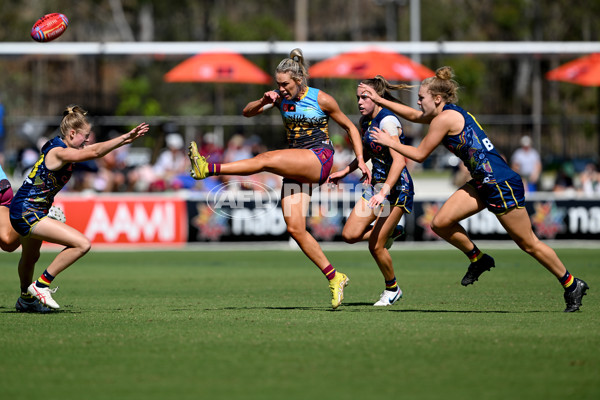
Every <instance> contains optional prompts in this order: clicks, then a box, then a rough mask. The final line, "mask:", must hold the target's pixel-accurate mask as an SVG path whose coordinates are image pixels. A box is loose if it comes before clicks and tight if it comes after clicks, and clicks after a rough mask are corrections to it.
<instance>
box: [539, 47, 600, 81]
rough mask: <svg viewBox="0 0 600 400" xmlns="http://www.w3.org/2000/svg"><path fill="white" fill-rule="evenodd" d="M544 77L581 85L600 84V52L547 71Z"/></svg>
mask: <svg viewBox="0 0 600 400" xmlns="http://www.w3.org/2000/svg"><path fill="white" fill-rule="evenodd" d="M546 78H547V79H549V80H551V81H564V82H570V83H576V84H578V85H582V86H600V53H594V54H590V55H588V56H585V57H581V58H578V59H576V60H573V61H570V62H568V63H566V64H563V65H561V66H560V67H558V68H555V69H553V70H551V71H549V72H548V73H547V74H546Z"/></svg>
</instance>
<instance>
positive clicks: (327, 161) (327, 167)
mask: <svg viewBox="0 0 600 400" xmlns="http://www.w3.org/2000/svg"><path fill="white" fill-rule="evenodd" d="M311 150H312V152H313V153H315V155H316V156H317V157H318V158H319V161H321V177H320V178H319V185H322V184H323V183H325V181H326V180H327V178H328V177H329V173H330V172H331V167H333V153H334V151H333V149H327V148H324V149H311Z"/></svg>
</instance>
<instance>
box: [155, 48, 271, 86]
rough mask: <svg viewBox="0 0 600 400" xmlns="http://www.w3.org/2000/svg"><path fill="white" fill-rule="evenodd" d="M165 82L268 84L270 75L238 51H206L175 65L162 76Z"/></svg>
mask: <svg viewBox="0 0 600 400" xmlns="http://www.w3.org/2000/svg"><path fill="white" fill-rule="evenodd" d="M164 79H165V81H167V82H216V83H222V82H225V83H228V82H229V83H256V84H269V83H271V77H270V76H269V75H267V73H266V72H264V71H263V70H262V69H260V68H259V67H257V66H256V65H255V64H253V63H252V62H250V61H249V60H247V59H246V58H244V57H243V56H242V55H240V54H238V53H234V52H231V51H228V50H220V51H214V52H206V53H201V54H197V55H195V56H193V57H190V58H188V59H187V60H185V61H183V62H181V63H180V64H178V65H176V66H175V67H174V68H173V69H172V70H170V71H169V72H167V73H166V74H165V76H164Z"/></svg>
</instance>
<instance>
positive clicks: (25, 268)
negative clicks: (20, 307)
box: [10, 105, 149, 309]
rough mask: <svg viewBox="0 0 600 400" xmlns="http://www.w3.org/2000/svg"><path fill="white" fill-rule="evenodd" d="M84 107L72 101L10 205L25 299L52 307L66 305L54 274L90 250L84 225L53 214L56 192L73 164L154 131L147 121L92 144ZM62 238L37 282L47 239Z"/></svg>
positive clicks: (22, 295) (67, 177)
mask: <svg viewBox="0 0 600 400" xmlns="http://www.w3.org/2000/svg"><path fill="white" fill-rule="evenodd" d="M86 114H87V112H86V111H85V110H83V109H82V108H81V107H79V106H76V105H72V106H68V107H67V108H66V110H65V112H64V116H63V119H62V121H61V123H60V132H61V135H60V136H56V137H54V138H53V139H51V140H49V141H48V142H47V143H46V144H45V145H44V146H43V147H42V149H41V154H40V158H39V159H38V161H37V162H36V163H35V165H34V166H33V168H32V170H31V172H30V173H29V174H28V175H27V177H26V178H25V181H24V182H23V185H22V186H21V188H20V189H19V190H18V191H17V193H16V194H15V196H14V198H13V201H12V203H11V205H10V222H11V224H12V226H13V228H14V229H15V231H17V233H18V234H19V235H20V240H21V246H22V254H21V258H20V260H19V279H20V283H21V298H22V299H24V300H27V301H29V300H30V299H31V297H34V298H36V299H38V300H39V301H40V302H41V303H42V304H43V305H45V306H46V307H48V308H50V309H57V308H60V306H59V305H58V303H57V302H56V301H55V300H54V299H53V298H52V294H53V293H54V292H56V289H50V284H51V283H52V281H53V280H54V278H55V277H56V276H57V275H58V274H59V273H61V272H62V271H64V270H65V269H66V268H68V267H69V266H70V265H72V264H73V263H74V262H75V261H77V260H78V259H80V258H81V257H83V256H84V255H85V254H86V253H87V252H88V251H89V250H90V247H91V245H90V241H89V240H88V239H87V238H86V237H85V236H84V235H83V234H82V233H81V232H79V231H78V230H76V229H74V228H72V227H70V226H68V225H66V224H65V223H63V222H60V221H57V220H55V219H52V218H47V217H48V212H49V210H50V207H51V206H52V202H53V201H54V197H55V196H56V194H57V193H58V192H59V191H60V190H61V189H62V188H63V187H64V186H65V184H66V183H67V182H68V181H69V179H70V178H71V174H72V172H73V164H74V163H76V162H82V161H87V160H93V159H96V158H100V157H103V156H105V155H106V154H108V153H110V152H111V151H113V150H115V149H117V148H119V147H121V146H123V145H126V144H129V143H132V142H133V141H134V140H136V139H138V138H140V137H142V136H144V134H145V133H146V132H148V129H149V127H148V125H147V124H145V123H142V124H140V125H138V126H137V127H135V128H133V129H132V130H131V131H129V132H128V133H125V134H123V135H120V136H118V137H116V138H114V139H111V140H108V141H106V142H101V143H94V144H91V145H89V146H88V145H87V143H88V141H89V137H90V133H91V129H92V125H91V123H90V122H89V121H88V118H87V116H86ZM43 241H47V242H50V243H56V244H59V245H62V246H65V248H64V249H63V250H62V251H61V252H60V253H59V254H58V255H57V256H56V257H55V258H54V260H53V261H52V262H51V263H50V265H48V267H47V268H46V269H45V270H44V272H43V273H42V275H41V276H40V277H39V279H38V280H36V281H34V282H33V283H31V282H32V279H33V273H34V269H35V263H36V262H37V261H38V259H39V257H40V247H41V246H42V242H43Z"/></svg>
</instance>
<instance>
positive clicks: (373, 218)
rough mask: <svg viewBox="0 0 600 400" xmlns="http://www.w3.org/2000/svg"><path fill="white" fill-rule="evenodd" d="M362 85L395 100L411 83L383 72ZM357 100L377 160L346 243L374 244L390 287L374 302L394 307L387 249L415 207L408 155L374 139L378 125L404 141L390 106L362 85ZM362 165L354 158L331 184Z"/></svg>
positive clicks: (396, 295) (395, 291)
mask: <svg viewBox="0 0 600 400" xmlns="http://www.w3.org/2000/svg"><path fill="white" fill-rule="evenodd" d="M360 84H361V85H366V86H368V87H370V88H372V89H373V90H374V91H375V92H376V93H377V94H378V95H379V96H381V97H383V98H385V99H387V100H389V101H391V102H399V100H397V99H396V98H395V97H394V96H393V95H392V94H391V91H392V90H398V89H403V88H405V87H406V86H405V85H392V84H390V83H389V82H388V81H387V80H385V78H384V77H382V76H381V75H378V76H376V77H375V78H372V79H365V80H363V81H362V82H361V83H360ZM356 98H357V101H358V109H359V111H360V113H361V114H362V117H361V119H360V127H361V129H362V135H363V136H362V140H363V147H364V149H365V154H366V157H367V158H368V159H371V162H372V164H373V169H372V171H371V175H372V179H371V184H370V185H368V186H364V190H363V196H362V198H363V200H364V201H359V202H357V203H356V205H355V206H354V209H353V210H352V212H351V213H350V216H349V217H348V219H347V220H346V224H345V225H344V230H343V232H342V236H343V238H344V241H346V242H347V243H356V242H359V241H363V240H366V241H368V242H369V251H370V252H371V255H372V256H373V258H374V259H375V262H376V263H377V266H378V267H379V270H380V271H381V273H382V274H383V278H384V281H385V289H384V290H383V292H382V293H381V295H380V298H379V300H378V301H377V302H376V303H375V304H374V305H375V306H384V307H385V306H391V305H392V304H394V303H395V302H396V301H398V300H399V299H400V298H401V297H402V290H401V289H400V287H399V286H398V283H397V281H396V274H395V272H394V266H393V263H392V257H391V256H390V253H389V251H388V249H389V248H390V247H391V245H392V243H393V241H394V239H395V238H397V237H398V236H400V235H402V234H403V231H404V230H403V227H402V226H401V225H398V223H399V222H400V219H401V218H402V215H404V213H405V212H407V213H410V212H411V211H412V204H413V196H414V189H413V182H412V178H411V176H410V174H409V173H408V169H407V168H406V161H405V159H404V157H403V156H402V155H401V154H400V153H398V152H395V151H390V149H389V148H387V147H384V146H380V145H379V144H377V143H374V142H373V140H372V138H371V133H372V132H373V129H375V128H379V129H381V130H382V131H383V132H384V134H387V135H389V137H390V139H391V140H393V141H394V142H397V143H404V139H405V138H404V133H403V132H402V125H401V124H400V121H399V120H398V118H397V117H396V116H395V115H394V114H393V113H392V112H391V111H390V110H388V109H387V108H384V107H382V106H380V105H379V104H376V103H375V102H373V100H371V99H370V98H368V97H367V96H364V95H363V90H362V89H361V87H360V86H359V87H358V88H357V92H356ZM357 167H358V161H357V160H356V159H355V160H354V161H352V162H351V163H350V164H349V165H348V166H347V167H346V168H344V169H342V170H340V171H337V172H334V173H333V174H331V175H330V176H329V179H328V182H331V183H333V184H337V183H338V181H339V180H340V179H342V178H343V177H345V176H346V175H348V174H349V173H351V172H352V171H354V170H355V169H356V168H357Z"/></svg>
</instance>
